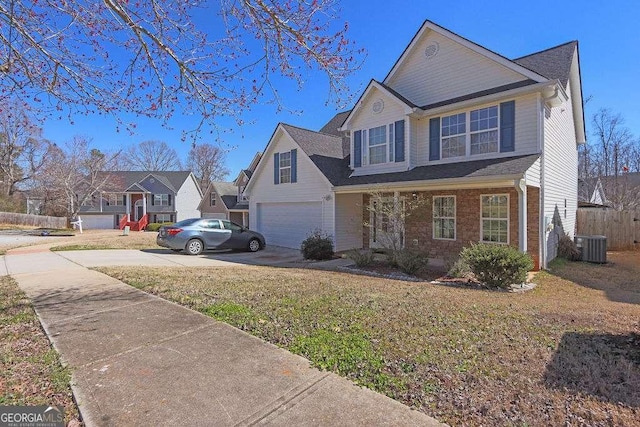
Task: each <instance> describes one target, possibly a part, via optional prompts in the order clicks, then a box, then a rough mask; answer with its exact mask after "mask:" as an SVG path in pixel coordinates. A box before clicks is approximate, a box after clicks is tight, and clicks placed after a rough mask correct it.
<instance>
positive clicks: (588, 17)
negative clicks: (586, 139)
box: [44, 0, 640, 179]
mask: <svg viewBox="0 0 640 427" xmlns="http://www.w3.org/2000/svg"><path fill="white" fill-rule="evenodd" d="M341 16H342V19H343V20H345V21H348V22H349V26H350V38H351V39H352V40H354V41H356V42H357V43H358V45H359V46H361V47H364V48H365V49H366V50H367V51H368V54H367V57H366V59H365V62H364V64H363V65H362V67H361V68H360V70H358V71H357V72H356V73H355V74H354V75H353V76H352V77H351V78H350V79H349V86H350V87H351V88H352V90H353V92H354V93H355V96H356V99H357V96H358V95H359V93H360V92H361V91H362V90H363V89H364V87H365V86H366V84H367V83H368V82H369V80H370V79H372V78H375V79H378V80H382V79H383V78H384V77H385V76H386V74H387V73H388V71H389V70H390V69H391V67H392V66H393V64H394V63H395V61H396V60H397V59H398V57H399V56H400V54H401V53H402V51H403V50H404V48H405V47H406V46H407V44H408V43H409V42H410V41H411V38H412V37H413V35H414V34H415V33H416V31H417V30H418V29H419V28H420V26H421V25H422V23H423V22H424V20H425V19H429V20H431V21H433V22H435V23H436V24H438V25H440V26H443V27H445V28H447V29H449V30H451V31H453V32H455V33H458V34H459V35H461V36H463V37H466V38H468V39H470V40H472V41H474V42H476V43H478V44H480V45H482V46H485V47H486V48H488V49H491V50H493V51H495V52H497V53H499V54H501V55H503V56H506V57H508V58H516V57H519V56H524V55H527V54H529V53H533V52H536V51H539V50H543V49H546V48H549V47H552V46H556V45H559V44H562V43H564V42H567V41H570V40H578V41H579V42H580V65H581V71H582V87H583V95H584V97H585V98H586V97H588V96H591V97H592V100H591V101H590V102H589V103H588V104H587V105H586V109H585V114H586V120H587V130H589V129H590V127H591V115H592V114H593V113H594V112H596V111H597V110H598V109H599V108H610V109H611V110H612V111H614V112H619V113H621V114H622V115H623V116H624V117H625V119H626V125H627V126H628V127H629V128H630V130H631V132H632V133H633V134H634V135H636V137H639V136H640V101H639V99H640V83H639V82H640V43H638V35H637V29H638V27H637V25H638V20H639V19H640V2H638V1H637V0H624V1H621V0H613V1H608V2H604V1H593V0H589V1H559V0H558V1H544V2H540V1H539V2H534V3H532V2H515V1H514V2H506V1H504V0H503V1H488V0H484V1H481V2H470V1H453V0H448V1H446V2H443V1H438V2H434V1H424V0H422V1H420V0H415V1H413V0H412V1H400V2H396V3H395V4H392V3H391V2H388V1H381V0H368V1H360V0H357V1H343V2H342V5H341ZM212 21H213V20H212ZM278 84H279V89H280V95H281V97H282V100H283V103H284V104H285V106H286V107H288V108H289V109H291V110H293V111H297V112H299V114H297V113H295V114H294V113H290V112H286V111H284V112H280V113H277V112H276V108H275V106H273V105H258V106H255V107H254V108H252V109H251V110H250V111H247V112H246V113H245V114H244V115H243V119H244V120H245V122H247V124H245V125H244V126H242V127H237V126H236V125H235V124H234V122H232V121H228V122H223V123H222V127H225V128H230V131H229V132H225V133H223V134H222V135H220V136H219V139H220V140H221V141H222V142H221V143H222V144H223V146H224V147H227V148H230V151H229V153H228V155H227V167H228V168H229V169H230V170H231V174H230V176H229V177H228V178H229V179H233V178H235V176H236V174H237V173H238V172H239V170H240V169H242V168H244V167H246V166H247V165H248V163H249V162H250V161H251V159H252V158H253V155H254V154H255V152H256V151H261V150H263V149H264V147H265V146H266V144H267V142H268V140H269V138H270V136H271V134H272V133H273V130H274V129H275V127H276V125H277V123H278V122H285V123H290V124H293V125H297V126H301V127H306V128H309V129H313V130H317V129H320V127H322V125H323V124H324V123H326V122H327V121H328V120H329V119H330V118H331V117H332V116H333V115H334V114H335V113H336V112H338V111H342V110H339V109H336V107H335V106H334V105H326V102H325V101H326V99H327V84H326V80H325V79H324V78H323V76H321V75H319V74H313V73H310V74H308V75H307V76H306V83H305V86H304V87H303V88H302V90H300V91H298V90H297V86H296V84H295V82H293V81H288V80H280V81H279V82H278ZM354 101H355V99H354ZM128 120H136V122H137V123H138V128H137V133H136V134H135V135H130V134H129V133H128V132H126V131H121V132H117V131H116V122H115V120H114V119H113V118H105V117H101V116H94V117H91V116H89V117H84V116H79V117H74V124H73V125H71V124H70V123H69V122H68V120H62V121H54V120H49V121H47V122H46V123H45V125H44V132H45V137H46V138H48V139H50V140H52V141H54V142H56V143H64V142H65V141H68V140H70V139H71V138H72V137H73V136H74V135H86V136H89V137H91V138H93V141H94V145H95V146H96V147H97V148H100V149H117V148H121V147H127V146H128V145H131V144H136V143H138V142H141V141H144V140H148V139H158V140H162V141H165V142H167V143H168V144H169V145H170V146H171V147H173V148H174V149H175V150H176V151H177V152H178V153H179V154H180V155H181V157H183V158H184V157H186V153H187V151H188V150H189V148H190V145H189V143H187V142H181V140H180V135H181V133H180V131H181V130H182V129H183V128H184V129H191V128H192V127H193V123H194V120H193V118H189V117H184V116H181V115H179V114H178V115H176V117H174V119H173V120H172V121H171V123H170V124H171V126H173V127H174V130H167V129H165V128H163V127H162V125H161V123H160V122H155V121H151V120H147V119H136V118H129V119H128ZM201 141H203V142H214V137H212V136H211V135H209V134H208V133H203V134H202V138H201Z"/></svg>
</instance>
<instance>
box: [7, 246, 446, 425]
mask: <svg viewBox="0 0 640 427" xmlns="http://www.w3.org/2000/svg"><path fill="white" fill-rule="evenodd" d="M92 252H94V253H95V251H92ZM106 252H108V251H106ZM114 255H115V254H114ZM96 256H98V255H97V254H96ZM149 259H151V258H149ZM83 261H84V263H86V264H100V262H99V259H97V260H96V261H95V262H90V260H87V259H85V260H83ZM4 262H5V267H6V271H7V272H8V274H10V275H12V276H13V277H14V278H15V279H16V281H17V282H18V284H19V286H20V287H21V288H22V289H23V290H24V291H25V293H26V294H27V295H28V296H29V297H30V298H31V300H32V301H33V304H34V307H35V309H36V311H37V313H38V316H39V318H40V321H41V322H42V325H43V327H44V329H45V331H46V333H47V335H48V336H49V338H50V339H51V341H52V342H53V345H54V346H55V348H56V349H57V350H58V352H59V353H60V354H61V356H62V358H63V361H64V362H65V363H66V364H68V365H69V366H70V368H71V370H72V373H73V378H72V383H73V384H72V388H73V391H74V394H75V396H76V399H77V402H78V406H79V409H80V413H81V415H82V418H83V421H84V422H85V423H86V424H87V425H88V426H94V425H96V426H129V425H130V426H133V425H136V426H138V425H189V426H231V425H254V424H264V425H282V426H284V425H287V426H290V425H331V426H333V425H342V426H349V425H354V426H355V425H387V426H410V425H416V426H417V425H420V426H435V425H441V424H439V423H438V422H437V421H436V420H434V419H432V418H430V417H428V416H426V415H424V414H422V413H420V412H417V411H413V410H411V409H410V408H408V407H407V406H404V405H402V404H400V403H398V402H396V401H394V400H392V399H389V398H387V397H385V396H382V395H380V394H378V393H375V392H373V391H370V390H368V389H364V388H360V387H358V386H356V385H354V384H353V383H351V382H350V381H348V380H346V379H344V378H341V377H339V376H337V375H334V374H332V373H328V372H322V371H319V370H317V369H315V368H312V367H310V364H309V361H308V360H306V359H304V358H302V357H299V356H296V355H294V354H291V353H289V352H288V351H285V350H282V349H279V348H277V347H276V346H274V345H271V344H268V343H265V342H264V341H262V340H260V339H258V338H256V337H253V336H251V335H249V334H247V333H245V332H243V331H240V330H238V329H236V328H233V327H232V326H229V325H227V324H224V323H221V322H217V321H215V320H213V319H211V318H209V317H207V316H204V315H202V314H200V313H197V312H194V311H192V310H189V309H187V308H184V307H181V306H179V305H176V304H174V303H171V302H168V301H166V300H163V299H161V298H158V297H155V296H152V295H149V294H147V293H144V292H142V291H139V290H137V289H135V288H133V287H131V286H128V285H126V284H124V283H122V282H120V281H118V280H116V279H113V278H111V277H109V276H106V275H104V274H101V273H98V272H96V271H92V270H88V269H87V268H85V267H83V266H82V265H80V264H78V263H76V262H73V261H72V260H70V259H67V258H65V257H63V256H61V255H59V254H57V253H52V252H39V253H17V254H11V252H10V253H9V254H8V255H6V256H5V259H4ZM149 262H150V263H151V265H157V264H154V262H155V261H149ZM139 265H144V264H139Z"/></svg>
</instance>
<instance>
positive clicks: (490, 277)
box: [460, 244, 533, 289]
mask: <svg viewBox="0 0 640 427" xmlns="http://www.w3.org/2000/svg"><path fill="white" fill-rule="evenodd" d="M460 257H461V258H462V259H463V260H464V261H465V262H466V263H467V264H468V265H469V268H470V269H471V272H472V273H473V274H474V275H475V276H476V278H477V279H478V280H480V281H481V282H482V283H484V284H485V285H487V286H489V287H497V288H504V289H508V288H509V287H510V286H511V285H512V284H516V283H523V282H525V281H526V280H527V272H528V271H529V270H531V269H532V268H533V261H532V259H531V257H530V256H529V255H528V254H525V253H522V252H520V251H519V250H517V249H516V248H514V247H512V246H506V245H491V244H473V245H471V246H469V247H466V248H464V249H463V250H462V252H461V253H460Z"/></svg>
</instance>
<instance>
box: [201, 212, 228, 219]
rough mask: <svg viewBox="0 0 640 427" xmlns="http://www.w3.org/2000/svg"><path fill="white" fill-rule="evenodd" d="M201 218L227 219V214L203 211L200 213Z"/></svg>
mask: <svg viewBox="0 0 640 427" xmlns="http://www.w3.org/2000/svg"><path fill="white" fill-rule="evenodd" d="M202 218H207V219H227V215H226V214H223V213H209V212H203V213H202Z"/></svg>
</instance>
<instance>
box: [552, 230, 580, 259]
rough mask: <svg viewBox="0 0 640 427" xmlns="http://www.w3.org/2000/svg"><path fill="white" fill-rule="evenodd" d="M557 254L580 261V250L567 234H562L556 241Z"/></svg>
mask: <svg viewBox="0 0 640 427" xmlns="http://www.w3.org/2000/svg"><path fill="white" fill-rule="evenodd" d="M558 256H559V257H560V258H564V259H566V260H568V261H580V259H581V258H582V257H581V256H580V251H579V250H578V247H577V246H576V244H575V242H574V241H573V240H571V237H569V235H567V234H564V235H562V236H561V237H560V240H559V241H558Z"/></svg>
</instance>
